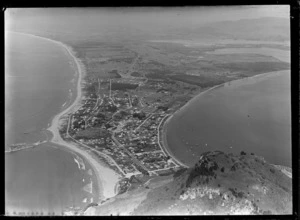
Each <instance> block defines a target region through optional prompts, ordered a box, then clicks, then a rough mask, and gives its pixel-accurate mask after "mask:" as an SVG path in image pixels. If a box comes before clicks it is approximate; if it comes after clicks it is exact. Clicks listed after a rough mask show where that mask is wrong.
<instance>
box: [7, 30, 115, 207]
mask: <svg viewBox="0 0 300 220" xmlns="http://www.w3.org/2000/svg"><path fill="white" fill-rule="evenodd" d="M11 32H12V31H11ZM12 33H16V34H23V35H28V36H33V37H37V38H40V39H44V40H48V41H51V42H53V43H55V44H58V45H59V46H61V47H62V48H63V49H65V50H66V51H67V53H68V55H69V56H70V57H71V59H72V60H73V62H75V69H76V73H75V77H76V78H77V94H76V98H75V100H74V101H73V102H72V103H70V105H69V106H66V108H65V109H62V111H61V112H59V113H58V114H57V115H55V116H54V117H53V118H52V119H51V123H50V126H49V127H48V128H47V129H46V130H47V131H50V132H51V133H52V137H51V139H50V140H49V142H52V143H54V144H56V145H59V146H62V147H65V148H67V149H68V150H71V151H72V152H75V153H78V154H79V155H80V156H82V157H83V158H84V159H85V160H86V161H87V162H88V163H89V164H90V166H91V167H92V169H93V170H94V173H95V175H96V177H97V178H96V179H97V186H98V191H99V194H100V195H97V196H98V198H99V201H101V199H103V197H104V199H106V198H111V197H113V196H115V195H116V193H115V191H114V189H115V186H116V185H117V183H118V182H119V180H120V175H119V174H118V173H116V172H115V171H114V170H113V169H111V168H109V167H108V166H106V165H105V164H104V163H103V162H102V161H99V160H97V159H95V158H94V156H92V155H91V154H89V153H88V152H87V151H86V150H83V149H81V148H79V147H78V146H76V144H74V143H70V142H66V141H65V140H63V139H62V137H61V136H60V133H59V127H60V126H61V123H62V121H60V120H59V119H60V118H61V117H62V116H64V115H66V114H68V113H71V112H72V111H73V110H74V109H75V108H76V107H79V106H80V102H81V99H82V90H81V84H82V80H83V77H84V76H85V74H86V69H85V66H84V65H83V63H82V61H81V60H80V59H79V58H77V57H76V55H75V52H74V50H73V49H72V47H70V46H68V45H66V44H64V43H62V42H59V41H56V40H52V39H49V38H45V37H40V36H37V35H33V34H27V33H21V32H12ZM68 104H69V103H68Z"/></svg>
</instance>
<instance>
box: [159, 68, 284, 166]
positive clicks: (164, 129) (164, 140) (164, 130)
mask: <svg viewBox="0 0 300 220" xmlns="http://www.w3.org/2000/svg"><path fill="white" fill-rule="evenodd" d="M282 71H288V70H278V71H272V72H266V73H261V74H256V75H253V76H250V77H244V78H240V79H235V80H232V81H228V82H224V83H221V84H219V85H215V86H213V87H210V88H208V89H207V90H204V91H201V92H199V93H198V94H196V95H195V96H194V97H193V98H191V99H190V100H189V101H188V102H187V103H185V104H184V105H183V106H181V107H180V108H179V109H177V110H176V111H175V112H174V113H173V114H171V115H170V116H169V117H168V118H167V120H166V121H165V122H164V123H163V124H162V133H161V134H162V147H163V148H164V150H165V151H166V152H167V153H168V154H169V155H170V156H171V157H172V158H173V159H174V160H175V161H176V162H180V164H184V163H183V162H181V161H180V160H179V159H178V158H177V157H176V156H175V155H174V154H173V153H172V150H171V149H170V148H169V145H168V140H167V126H168V123H169V122H170V121H171V119H172V118H173V116H174V115H176V114H179V113H180V112H181V111H184V109H185V108H187V107H188V106H189V105H190V104H192V102H194V101H196V100H197V99H198V98H199V97H200V96H202V95H204V94H205V93H207V92H209V91H211V90H214V89H217V88H218V87H222V86H224V85H226V84H228V83H234V82H238V81H241V80H245V79H254V78H256V77H266V76H268V75H272V74H276V73H279V72H282ZM186 166H187V165H186ZM187 167H188V166H187Z"/></svg>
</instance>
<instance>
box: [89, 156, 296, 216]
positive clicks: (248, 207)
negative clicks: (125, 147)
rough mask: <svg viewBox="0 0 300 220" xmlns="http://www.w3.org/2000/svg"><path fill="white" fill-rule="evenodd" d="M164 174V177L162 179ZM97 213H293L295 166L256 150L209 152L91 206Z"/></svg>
mask: <svg viewBox="0 0 300 220" xmlns="http://www.w3.org/2000/svg"><path fill="white" fill-rule="evenodd" d="M158 178H159V177H158ZM92 209H93V210H89V212H87V213H89V214H96V215H110V214H112V215H205V214H209V215H220V214H221V215H227V214H241V215H242V214H247V215H248V214H249V215H251V214H291V213H292V179H291V169H290V168H286V167H283V166H276V165H272V164H269V163H267V162H266V161H265V160H264V158H262V157H260V156H256V155H254V154H252V155H249V154H246V153H244V152H243V153H241V155H238V156H237V155H233V154H226V153H223V152H221V151H214V152H206V153H204V154H202V155H201V157H200V160H199V162H198V163H197V164H196V165H195V166H194V167H193V168H190V169H185V170H181V171H178V172H177V173H175V174H174V176H173V177H169V179H168V178H167V179H166V177H164V178H162V179H161V180H159V179H156V180H154V181H153V182H150V183H149V184H148V188H147V189H145V188H141V187H140V188H138V189H135V190H133V191H131V192H127V193H126V194H123V195H118V196H117V197H115V198H114V199H112V201H111V202H109V203H106V204H104V205H101V206H98V207H95V208H92ZM87 213H86V214H87Z"/></svg>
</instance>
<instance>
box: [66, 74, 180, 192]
mask: <svg viewBox="0 0 300 220" xmlns="http://www.w3.org/2000/svg"><path fill="white" fill-rule="evenodd" d="M172 86H174V85H172ZM168 88H169V89H168ZM171 89H172V88H170V83H169V82H166V81H163V80H158V81H156V80H153V79H150V80H149V79H147V78H145V77H130V78H113V79H99V78H97V79H90V78H88V79H87V80H85V85H84V92H85V95H84V96H83V98H82V100H81V101H82V102H81V103H82V104H81V106H80V107H79V108H78V109H76V110H74V111H73V112H72V113H69V114H68V115H67V117H65V119H66V120H65V121H66V123H64V125H63V126H62V127H61V128H60V134H61V136H62V137H63V138H64V139H66V140H68V141H72V142H74V143H77V145H78V146H80V147H85V148H88V149H89V150H91V152H93V153H94V154H95V155H97V156H98V157H99V158H100V159H101V160H103V159H104V161H105V162H107V164H108V165H109V166H110V167H111V168H113V169H114V170H115V171H116V172H118V173H119V174H120V175H121V176H123V177H124V178H123V179H122V180H121V181H120V182H119V186H118V188H119V192H123V191H124V190H126V189H127V188H128V187H129V186H130V184H128V182H129V180H130V179H132V178H133V177H135V178H140V179H143V177H148V179H149V178H151V177H152V176H158V175H169V174H171V173H174V172H176V171H177V170H179V169H181V168H183V166H184V165H182V164H181V163H180V162H178V161H176V160H174V158H172V157H170V155H168V153H167V152H166V150H165V149H164V147H163V141H162V126H163V124H164V122H165V121H166V119H167V118H168V117H169V116H170V115H171V114H172V113H173V112H174V111H175V110H176V109H177V108H178V107H179V106H180V105H183V104H184V102H182V100H180V101H177V102H176V101H174V100H176V98H177V97H176V95H174V92H171ZM173 90H174V89H173ZM172 97H173V98H172Z"/></svg>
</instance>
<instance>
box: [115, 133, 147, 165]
mask: <svg viewBox="0 0 300 220" xmlns="http://www.w3.org/2000/svg"><path fill="white" fill-rule="evenodd" d="M112 139H113V141H114V142H115V143H116V145H117V146H118V147H121V148H123V149H124V151H126V153H127V154H128V155H129V156H130V157H131V159H132V160H133V161H134V162H135V163H136V164H137V165H139V166H141V167H142V168H143V169H144V170H146V171H148V169H147V168H146V167H145V166H144V165H143V164H142V163H141V162H140V161H139V160H137V159H136V158H135V156H134V155H133V154H132V153H131V152H130V151H129V150H127V149H126V148H125V147H124V146H123V145H122V144H121V143H120V142H119V141H118V140H117V139H116V137H115V133H114V132H113V135H112Z"/></svg>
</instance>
